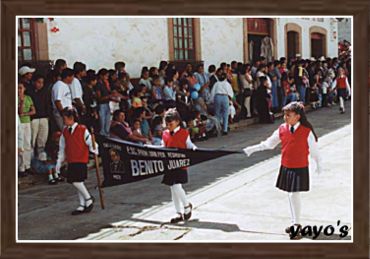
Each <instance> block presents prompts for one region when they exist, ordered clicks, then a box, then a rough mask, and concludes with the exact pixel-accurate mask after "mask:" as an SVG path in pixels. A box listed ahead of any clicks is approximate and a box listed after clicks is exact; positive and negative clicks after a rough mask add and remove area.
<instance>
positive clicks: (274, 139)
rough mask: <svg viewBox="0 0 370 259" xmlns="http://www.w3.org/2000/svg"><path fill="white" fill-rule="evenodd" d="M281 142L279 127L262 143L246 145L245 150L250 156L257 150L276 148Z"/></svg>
mask: <svg viewBox="0 0 370 259" xmlns="http://www.w3.org/2000/svg"><path fill="white" fill-rule="evenodd" d="M279 143H280V137H279V129H277V130H275V131H274V133H272V135H271V136H270V137H268V138H267V139H266V140H265V141H262V142H261V143H260V144H257V145H253V146H250V147H246V148H244V149H243V151H244V153H245V154H246V155H247V156H250V155H252V154H253V153H254V152H257V151H263V150H266V149H274V148H275V147H276V146H277V145H278V144H279Z"/></svg>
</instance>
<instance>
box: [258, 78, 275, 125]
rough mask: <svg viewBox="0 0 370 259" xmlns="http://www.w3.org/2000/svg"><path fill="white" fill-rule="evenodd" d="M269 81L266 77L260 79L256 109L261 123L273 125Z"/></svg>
mask: <svg viewBox="0 0 370 259" xmlns="http://www.w3.org/2000/svg"><path fill="white" fill-rule="evenodd" d="M267 89H268V80H267V78H266V77H261V78H260V86H259V87H258V88H257V90H256V108H257V111H258V115H259V120H260V123H271V122H273V121H272V119H271V114H270V108H269V102H270V95H269V94H268V92H267Z"/></svg>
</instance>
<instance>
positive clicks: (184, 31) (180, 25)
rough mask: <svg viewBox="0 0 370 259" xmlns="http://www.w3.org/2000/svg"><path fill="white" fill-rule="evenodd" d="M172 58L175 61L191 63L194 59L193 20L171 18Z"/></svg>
mask: <svg viewBox="0 0 370 259" xmlns="http://www.w3.org/2000/svg"><path fill="white" fill-rule="evenodd" d="M172 22H173V50H174V55H173V58H174V60H175V61H193V60H195V59H196V53H195V44H196V43H195V37H194V19H192V18H173V19H172Z"/></svg>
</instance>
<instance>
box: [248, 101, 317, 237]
mask: <svg viewBox="0 0 370 259" xmlns="http://www.w3.org/2000/svg"><path fill="white" fill-rule="evenodd" d="M283 111H284V120H285V123H283V124H281V125H280V127H279V128H278V129H277V130H275V131H274V133H273V134H272V135H271V136H270V137H269V138H268V139H266V140H265V141H262V142H261V143H260V144H257V145H253V146H249V147H246V148H245V149H244V150H243V151H244V152H245V153H246V155H247V156H250V155H251V154H252V153H254V152H257V151H263V150H267V149H274V148H275V147H276V146H277V145H278V144H280V143H281V153H282V155H281V167H280V172H279V176H278V179H277V182H276V187H277V188H279V189H281V190H283V191H286V192H288V198H289V205H290V212H291V223H292V225H291V226H290V227H287V228H286V229H285V231H286V233H288V234H289V235H290V237H291V238H294V239H299V238H301V235H299V234H297V235H295V236H294V235H293V233H300V231H301V230H302V226H301V224H300V223H301V220H300V211H301V200H300V195H299V194H300V192H306V191H309V164H308V155H309V154H310V155H311V157H312V158H313V159H314V161H315V162H316V170H317V172H318V174H320V173H321V172H322V165H321V164H322V162H321V156H320V153H319V150H318V144H317V140H318V139H317V135H316V133H315V131H314V129H313V127H312V125H311V123H309V122H308V120H307V118H306V115H305V112H304V106H303V104H302V103H300V102H291V103H289V104H288V105H286V106H285V107H284V108H283Z"/></svg>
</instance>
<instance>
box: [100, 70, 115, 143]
mask: <svg viewBox="0 0 370 259" xmlns="http://www.w3.org/2000/svg"><path fill="white" fill-rule="evenodd" d="M98 77H99V78H98V82H97V84H96V96H97V99H98V104H99V119H100V134H101V135H103V136H108V135H109V126H110V121H111V118H110V107H109V101H110V100H111V99H112V97H113V95H112V94H111V88H110V84H109V81H108V79H109V73H108V70H107V69H105V68H102V69H100V70H99V72H98Z"/></svg>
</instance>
